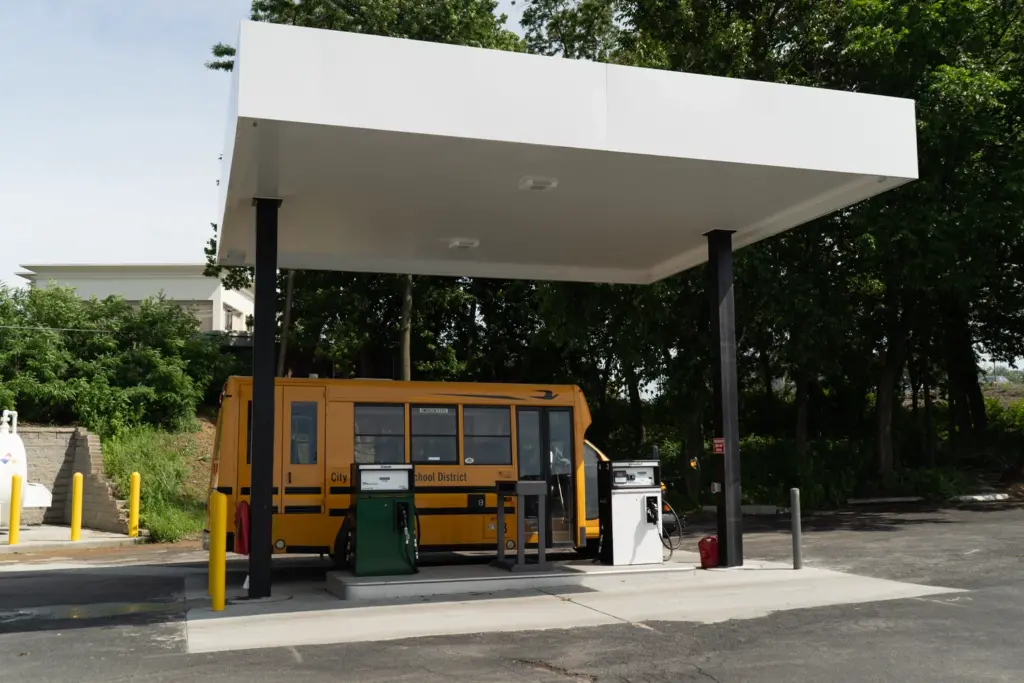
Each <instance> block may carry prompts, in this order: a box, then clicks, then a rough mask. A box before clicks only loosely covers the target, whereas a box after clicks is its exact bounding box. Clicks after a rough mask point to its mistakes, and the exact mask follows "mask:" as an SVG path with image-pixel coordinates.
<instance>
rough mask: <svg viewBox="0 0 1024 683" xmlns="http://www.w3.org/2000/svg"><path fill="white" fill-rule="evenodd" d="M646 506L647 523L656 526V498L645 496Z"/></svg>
mask: <svg viewBox="0 0 1024 683" xmlns="http://www.w3.org/2000/svg"><path fill="white" fill-rule="evenodd" d="M645 502H646V504H647V523H648V524H657V523H658V497H657V496H647V498H646V500H645Z"/></svg>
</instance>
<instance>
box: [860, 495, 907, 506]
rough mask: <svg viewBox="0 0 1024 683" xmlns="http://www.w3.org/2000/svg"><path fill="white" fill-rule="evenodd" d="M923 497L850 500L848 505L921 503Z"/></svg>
mask: <svg viewBox="0 0 1024 683" xmlns="http://www.w3.org/2000/svg"><path fill="white" fill-rule="evenodd" d="M921 502H924V498H922V497H921V496H895V497H892V498H849V499H847V501H846V504H847V505H872V504H874V503H921Z"/></svg>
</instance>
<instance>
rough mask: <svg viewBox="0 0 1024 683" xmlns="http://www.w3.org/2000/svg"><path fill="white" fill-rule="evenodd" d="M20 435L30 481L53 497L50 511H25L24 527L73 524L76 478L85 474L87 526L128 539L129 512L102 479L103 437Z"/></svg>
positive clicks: (25, 431)
mask: <svg viewBox="0 0 1024 683" xmlns="http://www.w3.org/2000/svg"><path fill="white" fill-rule="evenodd" d="M18 433H19V435H20V436H21V438H22V441H24V442H25V451H26V455H27V456H28V480H29V481H30V482H37V483H40V484H42V485H44V486H46V487H47V488H48V489H50V490H51V491H52V492H53V505H52V506H51V507H50V509H49V510H45V511H44V510H38V509H26V510H25V511H24V512H23V513H22V523H23V524H44V523H45V524H70V523H71V486H72V483H71V482H72V476H73V475H74V473H75V472H81V473H82V475H83V482H82V484H83V490H82V526H83V527H85V528H86V529H97V530H99V531H110V532H115V533H122V534H123V533H127V531H128V513H127V509H126V507H127V506H126V505H125V503H124V501H120V500H118V498H117V495H116V493H115V492H114V489H113V486H112V485H111V484H110V482H109V481H107V478H106V475H104V473H103V450H102V448H101V447H100V438H99V436H97V435H96V434H91V433H89V432H88V431H87V430H85V429H83V428H81V427H19V428H18Z"/></svg>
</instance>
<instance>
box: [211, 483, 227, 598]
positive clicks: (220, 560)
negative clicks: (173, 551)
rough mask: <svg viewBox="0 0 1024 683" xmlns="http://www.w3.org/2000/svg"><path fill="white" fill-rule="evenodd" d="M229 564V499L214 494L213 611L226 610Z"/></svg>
mask: <svg viewBox="0 0 1024 683" xmlns="http://www.w3.org/2000/svg"><path fill="white" fill-rule="evenodd" d="M227 562H228V497H227V496H225V495H224V494H223V493H218V492H214V493H213V494H212V496H211V497H210V598H211V600H212V602H213V611H214V612H222V611H223V610H224V593H225V591H226V590H227V586H226V585H225V584H226V583H227Z"/></svg>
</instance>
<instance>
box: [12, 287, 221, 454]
mask: <svg viewBox="0 0 1024 683" xmlns="http://www.w3.org/2000/svg"><path fill="white" fill-rule="evenodd" d="M0 325H2V326H4V328H5V329H4V334H2V335H0V408H4V409H11V408H14V409H17V410H18V411H19V413H20V414H21V419H22V420H24V421H26V422H41V423H48V424H75V423H77V424H81V425H83V426H85V427H87V428H89V429H92V430H94V431H96V432H99V433H100V434H104V435H114V434H117V433H119V432H121V431H122V430H124V429H126V428H130V427H134V426H139V425H156V426H161V427H165V428H168V429H183V428H187V427H188V426H189V425H190V424H191V423H192V422H193V421H194V419H195V414H196V408H197V407H198V405H199V403H200V402H201V401H202V400H203V398H204V396H208V395H209V394H210V393H212V390H211V385H212V384H213V383H214V382H215V381H223V378H224V376H226V374H228V372H230V371H231V370H233V369H234V362H233V360H232V358H231V357H230V356H227V355H225V354H222V353H221V352H220V349H219V347H218V345H217V344H216V342H215V341H213V340H211V339H208V338H206V337H204V336H203V335H201V334H200V332H199V323H198V321H197V320H196V318H195V317H194V316H193V315H192V314H191V313H189V312H188V311H186V310H183V309H182V308H181V307H180V306H179V305H178V304H175V303H173V302H169V301H164V300H161V299H152V300H148V301H144V302H142V304H141V305H140V306H139V307H138V308H133V307H132V306H130V305H129V304H128V303H127V302H125V301H124V299H121V298H119V297H109V298H107V299H104V300H102V301H99V300H96V299H91V300H82V299H80V298H78V296H77V295H76V294H75V293H74V291H73V290H71V289H62V288H57V287H53V288H47V289H28V290H23V289H8V288H5V287H0Z"/></svg>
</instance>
